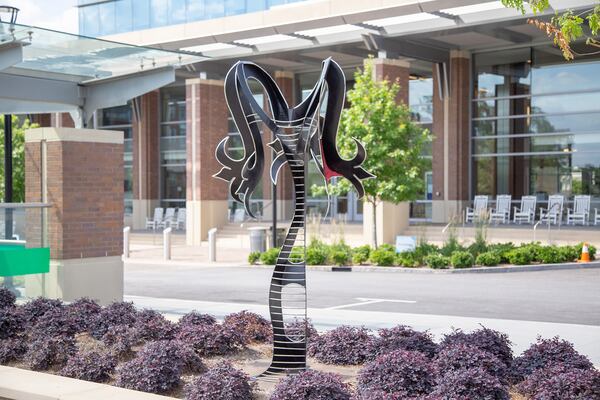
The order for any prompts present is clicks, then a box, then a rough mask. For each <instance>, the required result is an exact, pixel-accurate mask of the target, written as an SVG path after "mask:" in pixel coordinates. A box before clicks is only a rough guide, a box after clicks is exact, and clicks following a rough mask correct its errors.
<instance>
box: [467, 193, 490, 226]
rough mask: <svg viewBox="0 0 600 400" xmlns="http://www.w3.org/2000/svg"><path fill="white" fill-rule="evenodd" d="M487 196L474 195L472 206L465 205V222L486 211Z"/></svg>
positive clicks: (471, 220) (478, 216)
mask: <svg viewBox="0 0 600 400" xmlns="http://www.w3.org/2000/svg"><path fill="white" fill-rule="evenodd" d="M487 205H488V196H481V195H480V196H475V198H474V199H473V208H469V207H467V210H466V214H465V222H473V220H474V219H475V218H480V217H481V216H483V214H484V213H485V212H486V211H487Z"/></svg>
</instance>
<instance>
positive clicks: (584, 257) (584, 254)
mask: <svg viewBox="0 0 600 400" xmlns="http://www.w3.org/2000/svg"><path fill="white" fill-rule="evenodd" d="M578 261H579V262H582V263H587V262H590V250H589V248H588V244H587V243H584V244H583V246H582V247H581V258H580V259H579V260H578Z"/></svg>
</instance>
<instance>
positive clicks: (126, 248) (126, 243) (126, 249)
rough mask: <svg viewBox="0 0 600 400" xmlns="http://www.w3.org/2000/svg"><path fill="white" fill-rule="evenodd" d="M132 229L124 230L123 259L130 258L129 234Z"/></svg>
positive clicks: (126, 228)
mask: <svg viewBox="0 0 600 400" xmlns="http://www.w3.org/2000/svg"><path fill="white" fill-rule="evenodd" d="M130 231H131V228H130V227H128V226H126V227H125V228H123V258H129V232H130Z"/></svg>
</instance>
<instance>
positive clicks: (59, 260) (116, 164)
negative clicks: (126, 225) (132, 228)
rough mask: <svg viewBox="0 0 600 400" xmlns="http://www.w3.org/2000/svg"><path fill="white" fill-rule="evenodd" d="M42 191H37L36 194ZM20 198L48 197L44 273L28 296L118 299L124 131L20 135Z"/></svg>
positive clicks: (31, 283)
mask: <svg viewBox="0 0 600 400" xmlns="http://www.w3.org/2000/svg"><path fill="white" fill-rule="evenodd" d="M42 191H43V192H44V193H43V192H42ZM25 198H26V201H27V202H41V201H42V200H43V199H47V202H48V203H50V204H51V205H52V206H51V208H50V209H49V210H48V244H49V247H50V272H49V273H48V274H45V275H44V276H43V277H39V276H35V275H32V276H28V278H27V280H26V294H27V296H31V297H33V296H39V295H41V294H45V295H46V296H47V297H51V298H61V299H64V300H66V301H72V300H75V299H77V298H80V297H84V296H87V297H90V298H93V299H96V300H98V301H100V302H101V303H104V304H107V303H109V302H111V301H117V300H122V298H123V261H122V260H121V254H122V252H123V231H122V229H123V133H122V132H116V131H100V130H93V129H74V128H56V127H53V128H37V129H31V130H29V131H27V132H26V133H25Z"/></svg>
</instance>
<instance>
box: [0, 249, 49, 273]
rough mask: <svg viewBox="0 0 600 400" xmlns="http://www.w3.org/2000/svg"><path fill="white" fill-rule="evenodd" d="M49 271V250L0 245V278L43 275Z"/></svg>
mask: <svg viewBox="0 0 600 400" xmlns="http://www.w3.org/2000/svg"><path fill="white" fill-rule="evenodd" d="M48 271H50V249H49V248H47V247H42V248H32V249H28V248H26V247H25V246H24V245H0V276H17V275H31V274H43V273H47V272H48Z"/></svg>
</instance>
